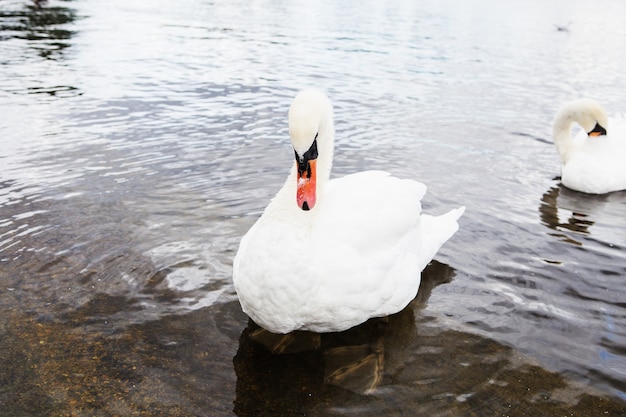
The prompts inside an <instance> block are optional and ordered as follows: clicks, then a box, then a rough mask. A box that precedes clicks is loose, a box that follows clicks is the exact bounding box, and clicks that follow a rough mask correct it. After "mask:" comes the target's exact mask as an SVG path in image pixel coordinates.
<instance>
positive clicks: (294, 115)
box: [289, 90, 333, 210]
mask: <svg viewBox="0 0 626 417" xmlns="http://www.w3.org/2000/svg"><path fill="white" fill-rule="evenodd" d="M332 120H333V108H332V105H331V103H330V100H329V99H328V97H326V95H325V94H324V93H322V92H321V91H318V90H304V91H301V92H299V93H298V94H297V95H296V97H295V98H294V99H293V102H292V103H291V107H290V108H289V136H290V138H291V145H292V146H293V149H294V153H295V157H296V167H297V173H298V175H297V181H298V183H297V191H296V202H297V203H298V206H299V207H300V208H301V209H302V210H311V209H312V208H313V207H314V206H315V202H316V199H317V159H318V149H320V150H324V149H328V145H329V144H330V145H332V143H329V142H330V141H332V128H333V127H332ZM330 156H332V155H330Z"/></svg>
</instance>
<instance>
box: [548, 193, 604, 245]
mask: <svg viewBox="0 0 626 417" xmlns="http://www.w3.org/2000/svg"><path fill="white" fill-rule="evenodd" d="M561 192H563V194H565V193H568V192H571V193H574V192H575V191H570V190H569V189H567V188H565V187H563V186H561V185H558V186H555V187H552V188H550V189H549V190H548V191H547V192H546V193H545V194H544V195H543V197H542V198H541V201H542V204H541V205H540V206H539V212H540V216H541V222H542V223H543V224H545V225H546V226H548V227H549V228H551V229H554V230H555V231H557V232H558V231H561V230H563V229H565V230H569V231H572V232H576V233H583V234H587V235H588V234H589V227H590V226H592V225H593V221H590V220H587V215H586V214H584V213H578V212H576V211H572V210H568V211H567V213H566V214H565V216H566V217H567V218H566V219H563V217H564V214H563V211H565V210H566V209H565V206H564V205H563V204H561V206H560V207H561V208H560V211H559V206H557V200H558V199H559V196H560V194H561ZM595 198H597V197H595ZM600 198H601V197H600ZM553 236H556V237H560V238H562V239H563V240H564V241H567V242H569V243H572V244H576V245H582V243H581V242H578V241H576V240H574V239H572V238H571V237H569V236H566V235H564V234H553Z"/></svg>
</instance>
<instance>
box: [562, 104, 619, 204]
mask: <svg viewBox="0 0 626 417" xmlns="http://www.w3.org/2000/svg"><path fill="white" fill-rule="evenodd" d="M574 122H576V123H578V124H579V125H580V126H581V127H582V128H583V129H584V131H581V132H580V133H578V135H576V136H575V137H574V138H572V136H571V127H572V124H573V123H574ZM553 129H554V143H555V144H556V147H557V149H558V151H559V156H560V157H561V163H562V165H561V182H562V183H563V185H565V186H566V187H568V188H571V189H573V190H577V191H582V192H584V193H588V194H604V193H609V192H611V191H618V190H624V189H626V122H625V120H624V118H608V117H607V115H606V113H605V111H604V109H603V108H602V106H600V104H598V102H596V101H594V100H591V99H579V100H574V101H572V102H570V103H567V104H566V105H564V106H563V107H562V108H561V109H560V110H559V112H558V113H557V115H556V117H555V118H554V125H553Z"/></svg>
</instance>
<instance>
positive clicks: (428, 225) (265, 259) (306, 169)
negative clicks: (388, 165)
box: [233, 90, 465, 333]
mask: <svg viewBox="0 0 626 417" xmlns="http://www.w3.org/2000/svg"><path fill="white" fill-rule="evenodd" d="M289 135H290V136H291V143H292V145H293V148H294V150H295V158H296V161H295V163H294V165H293V167H292V169H291V173H290V175H289V177H288V178H287V181H286V182H285V184H284V185H283V187H282V188H281V190H280V191H279V192H278V194H277V195H276V196H275V197H274V199H273V200H272V201H271V203H270V204H269V205H268V206H267V208H266V209H265V211H264V212H263V215H262V216H261V217H260V218H259V220H258V221H257V222H256V223H255V224H254V225H253V226H252V228H251V229H250V230H249V231H248V233H247V234H246V235H245V236H244V237H243V238H242V239H241V243H240V246H239V251H238V252H237V255H236V256H235V260H234V265H233V282H234V284H235V289H236V291H237V294H238V296H239V300H240V302H241V306H242V308H243V311H244V312H245V313H247V314H248V315H249V316H250V318H252V320H254V321H255V322H256V323H257V324H258V325H260V326H261V327H263V328H265V329H267V330H269V331H271V332H274V333H288V332H290V331H293V330H309V331H314V332H332V331H342V330H345V329H348V328H350V327H353V326H356V325H358V324H360V323H363V322H365V321H366V320H367V319H369V318H371V317H382V316H387V315H390V314H393V313H396V312H398V311H400V310H402V309H403V308H404V307H405V306H406V305H407V304H408V303H409V302H410V301H411V300H412V299H413V298H414V297H415V295H416V294H417V290H418V288H419V284H420V273H421V271H422V269H424V268H425V267H426V265H427V264H428V263H429V262H430V261H431V260H432V258H433V257H434V255H435V253H436V252H437V251H438V250H439V248H440V247H441V245H442V244H443V243H444V242H445V241H446V240H448V239H449V238H450V237H451V236H452V235H453V234H454V233H455V232H456V231H457V230H458V223H457V219H458V218H459V217H460V216H461V215H462V214H463V212H464V210H465V207H460V208H458V209H455V210H451V211H450V212H448V213H447V214H445V215H442V216H439V217H433V216H429V215H425V214H422V215H420V211H421V204H420V200H421V198H422V196H423V195H424V194H425V192H426V186H425V185H423V184H421V183H419V182H416V181H413V180H401V179H398V178H394V177H392V176H390V175H389V174H388V173H386V172H382V171H364V172H360V173H357V174H352V175H348V176H345V177H343V178H338V179H333V180H329V176H330V170H331V165H332V159H333V142H334V127H333V114H332V105H331V103H330V101H329V100H328V98H327V97H326V95H324V94H323V93H321V92H319V91H317V90H305V91H302V92H300V93H299V94H298V95H297V96H296V97H295V99H294V100H293V103H292V105H291V108H290V109H289Z"/></svg>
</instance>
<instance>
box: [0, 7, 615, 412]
mask: <svg viewBox="0 0 626 417" xmlns="http://www.w3.org/2000/svg"><path fill="white" fill-rule="evenodd" d="M625 13H626V5H624V4H623V3H622V2H619V1H608V0H602V1H600V2H594V3H589V2H583V1H575V2H565V1H560V0H559V1H555V2H549V3H545V2H539V1H530V2H521V1H520V2H517V1H512V2H507V3H502V2H496V1H490V0H480V1H478V2H472V3H471V4H469V3H466V2H460V1H458V2H457V1H452V0H451V1H446V2H440V1H420V2H412V1H404V2H402V1H398V2H375V1H366V2H339V3H338V2H331V1H322V2H313V3H311V2H281V1H260V2H239V1H235V2H221V1H216V2H210V1H199V0H194V1H191V0H184V1H182V2H165V1H152V2H147V1H133V2H121V1H109V2H97V1H90V0H80V1H48V2H45V1H39V2H32V1H11V0H3V1H1V2H0V115H1V116H0V138H1V139H0V143H2V146H1V147H0V335H1V337H0V404H2V407H0V415H7V416H30V415H33V416H42V415H51V416H58V415H78V416H83V415H84V416H113V415H145V416H161V415H162V416H173V415H180V416H183V415H185V416H188V415H211V416H221V415H224V416H227V415H238V416H298V415H301V416H304V415H307V416H335V415H337V416H339V415H358V416H370V415H371V416H380V415H383V414H388V415H393V416H400V415H410V416H421V415H424V416H433V415H441V416H492V415H493V416H495V415H511V416H524V415H525V416H538V415H546V416H547V415H585V416H595V415H598V416H605V415H626V382H624V381H626V331H625V330H624V328H625V325H626V290H625V289H624V288H625V287H624V276H625V275H626V255H625V254H624V248H625V246H626V223H625V222H624V214H625V213H626V193H624V192H620V193H613V194H610V195H606V196H586V195H583V194H580V193H576V192H572V191H569V190H567V189H565V188H563V187H561V186H560V185H559V181H558V179H557V177H558V175H559V168H558V159H557V155H556V152H555V149H554V146H553V144H552V142H551V137H550V135H551V126H550V124H551V120H552V117H553V115H554V113H555V112H556V111H557V109H558V107H559V106H560V105H561V104H562V103H564V102H565V101H567V100H569V99H572V98H577V97H581V96H590V97H594V98H596V99H598V100H599V101H601V102H602V103H603V104H604V106H605V107H606V108H607V110H608V111H609V113H617V112H621V111H623V109H626V98H624V95H623V94H621V90H620V86H621V85H622V83H623V70H622V69H623V68H624V67H625V66H626V55H625V54H624V53H623V51H624V50H625V49H626V26H624V25H623V16H624V15H625ZM310 86H315V87H319V88H322V89H324V90H326V91H327V92H328V94H329V96H330V97H331V99H332V100H333V101H334V104H335V113H336V127H337V149H336V157H335V159H336V162H335V168H334V172H335V175H342V174H346V173H349V172H353V171H356V170H362V169H369V168H372V169H385V170H388V171H390V172H392V173H394V174H396V175H398V176H402V177H409V178H416V179H419V180H420V181H422V182H424V183H426V184H428V186H429V192H428V194H427V196H426V198H425V201H424V206H425V210H426V211H429V212H435V213H441V212H443V211H446V210H448V209H450V208H453V207H456V206H458V205H461V204H464V205H466V206H467V211H466V214H465V215H464V217H463V218H462V219H461V229H460V231H459V232H458V233H457V235H455V236H454V238H453V239H452V240H451V241H449V242H448V243H447V244H446V245H445V246H444V247H443V248H442V250H441V252H440V253H439V254H438V256H437V257H436V260H437V262H434V263H433V264H432V265H431V266H429V267H428V268H427V270H426V271H425V273H424V278H423V282H422V288H421V289H420V294H419V295H418V298H417V299H416V300H415V301H414V303H412V305H411V306H409V308H407V309H405V310H404V311H403V312H401V313H399V314H398V315H396V316H393V317H391V318H389V319H388V320H375V321H371V322H368V323H367V324H366V325H364V326H362V327H359V328H357V329H353V330H351V331H349V332H346V333H341V334H329V335H323V336H321V337H316V338H314V340H313V341H310V340H308V339H307V336H308V335H296V336H294V340H291V343H290V344H287V346H291V347H293V346H295V347H298V346H300V347H302V346H305V347H307V346H308V347H311V346H313V347H311V348H310V349H305V351H304V352H299V353H285V354H282V355H272V354H270V353H269V352H268V350H267V349H266V348H265V347H264V346H263V345H262V344H260V343H259V341H265V340H266V339H264V337H263V336H262V335H261V336H260V335H259V333H260V332H259V329H257V328H256V327H255V326H254V325H253V324H250V323H249V322H248V319H247V317H245V315H244V314H243V313H242V312H241V310H240V308H239V304H238V302H237V300H236V295H235V293H234V290H233V287H232V283H231V278H230V275H231V267H232V258H233V256H234V254H235V252H236V249H237V245H238V242H239V239H240V238H241V236H242V235H243V234H244V233H245V231H246V230H247V229H248V228H249V227H250V226H251V225H252V223H253V222H254V221H255V219H256V218H257V217H258V216H259V215H260V213H261V211H262V209H263V208H264V207H265V205H266V204H267V202H268V201H269V199H270V198H271V197H272V196H273V194H274V193H275V192H276V191H277V190H278V188H279V187H280V185H281V184H282V182H283V181H284V179H285V177H286V173H287V171H288V167H289V164H291V162H292V161H291V159H292V152H291V151H290V149H289V145H288V139H287V126H286V111H287V108H288V106H289V103H290V100H291V98H292V97H293V95H294V94H295V92H296V91H297V90H298V89H300V88H302V87H310ZM282 342H284V341H282Z"/></svg>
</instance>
